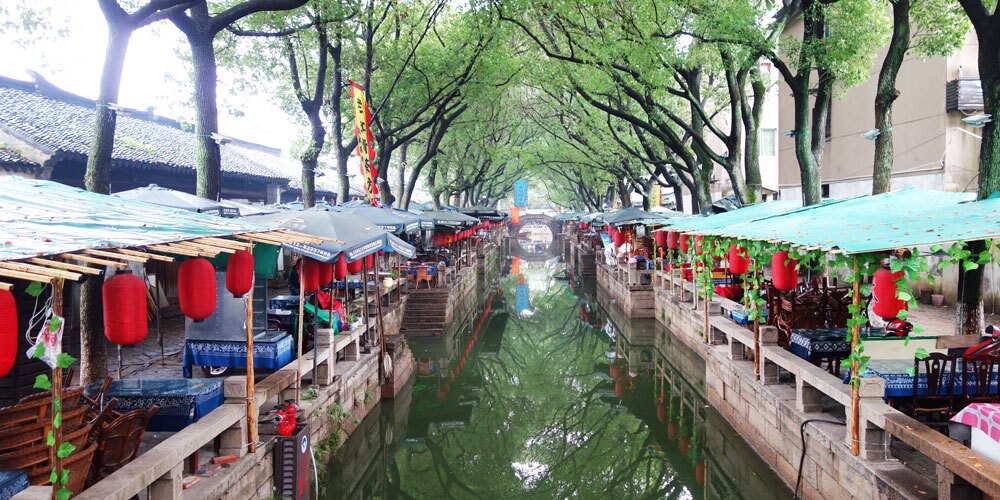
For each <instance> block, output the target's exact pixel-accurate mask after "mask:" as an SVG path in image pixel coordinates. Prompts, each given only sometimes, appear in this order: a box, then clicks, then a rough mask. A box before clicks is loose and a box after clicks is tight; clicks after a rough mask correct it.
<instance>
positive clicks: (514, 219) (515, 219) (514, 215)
mask: <svg viewBox="0 0 1000 500" xmlns="http://www.w3.org/2000/svg"><path fill="white" fill-rule="evenodd" d="M510 223H511V224H513V225H515V226H516V225H518V224H520V223H521V214H520V213H519V211H518V208H517V207H510Z"/></svg>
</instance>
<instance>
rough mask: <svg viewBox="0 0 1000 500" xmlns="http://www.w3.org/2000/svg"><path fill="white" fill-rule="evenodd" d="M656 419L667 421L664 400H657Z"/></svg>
mask: <svg viewBox="0 0 1000 500" xmlns="http://www.w3.org/2000/svg"><path fill="white" fill-rule="evenodd" d="M656 419H657V420H659V421H660V422H666V420H667V405H666V404H665V403H664V402H663V398H656Z"/></svg>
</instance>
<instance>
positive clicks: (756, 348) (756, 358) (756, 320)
mask: <svg viewBox="0 0 1000 500" xmlns="http://www.w3.org/2000/svg"><path fill="white" fill-rule="evenodd" d="M757 272H759V271H757V265H756V262H755V263H754V274H755V275H756V274H757ZM754 283H755V288H756V289H757V296H758V297H759V296H760V281H759V280H758V279H756V276H755V279H754ZM754 310H755V311H756V314H754V317H753V373H754V375H756V378H757V379H758V380H760V311H757V304H756V303H754Z"/></svg>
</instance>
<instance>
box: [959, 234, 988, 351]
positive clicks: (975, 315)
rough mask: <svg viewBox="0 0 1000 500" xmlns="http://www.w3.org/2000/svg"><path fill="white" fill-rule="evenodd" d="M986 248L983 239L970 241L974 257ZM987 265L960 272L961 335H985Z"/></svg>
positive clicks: (970, 248) (970, 249)
mask: <svg viewBox="0 0 1000 500" xmlns="http://www.w3.org/2000/svg"><path fill="white" fill-rule="evenodd" d="M985 249H986V244H985V242H983V241H972V242H969V251H971V252H972V256H973V258H974V257H976V256H978V255H979V253H980V252H982V251H983V250H985ZM985 269H986V267H985V266H979V267H977V268H975V269H970V270H968V271H963V270H961V269H959V273H958V304H956V308H955V309H956V311H955V312H956V315H955V321H956V322H957V325H956V327H957V328H956V329H957V330H958V333H959V334H961V335H983V328H985V327H986V326H985V324H984V322H985V318H984V317H983V312H984V311H983V309H984V308H983V271H984V270H985Z"/></svg>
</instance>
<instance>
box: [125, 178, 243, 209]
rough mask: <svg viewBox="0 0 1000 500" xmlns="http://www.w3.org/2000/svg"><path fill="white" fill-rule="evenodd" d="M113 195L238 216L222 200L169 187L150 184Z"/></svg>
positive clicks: (162, 204)
mask: <svg viewBox="0 0 1000 500" xmlns="http://www.w3.org/2000/svg"><path fill="white" fill-rule="evenodd" d="M113 196H117V197H119V198H124V199H126V200H134V201H141V202H144V203H152V204H154V205H160V206H163V207H173V208H179V209H181V210H187V211H189V212H198V213H202V214H209V215H220V216H222V217H238V216H239V215H240V210H239V209H238V208H236V207H233V206H230V205H227V204H225V203H223V202H218V201H214V200H210V199H208V198H202V197H201V196H195V195H193V194H190V193H185V192H184V191H177V190H176V189H169V188H163V187H160V186H157V185H156V184H150V185H148V186H146V187H141V188H135V189H129V190H128V191H119V192H117V193H115V194H114V195H113Z"/></svg>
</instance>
